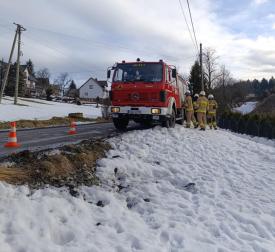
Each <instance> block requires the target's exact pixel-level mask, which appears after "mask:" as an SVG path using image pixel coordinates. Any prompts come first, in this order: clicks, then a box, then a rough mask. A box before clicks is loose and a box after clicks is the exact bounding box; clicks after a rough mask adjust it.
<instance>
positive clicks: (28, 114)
mask: <svg viewBox="0 0 275 252" xmlns="http://www.w3.org/2000/svg"><path fill="white" fill-rule="evenodd" d="M77 112H80V113H83V114H84V117H87V118H97V117H99V116H101V115H102V114H101V109H100V108H96V107H95V105H81V106H78V105H75V104H70V103H60V102H51V101H45V100H40V99H33V98H32V99H28V98H19V99H18V105H14V104H13V98H12V97H4V98H3V101H2V104H0V122H3V121H12V120H21V119H22V120H34V119H37V120H45V119H50V118H52V117H65V116H68V114H69V113H77Z"/></svg>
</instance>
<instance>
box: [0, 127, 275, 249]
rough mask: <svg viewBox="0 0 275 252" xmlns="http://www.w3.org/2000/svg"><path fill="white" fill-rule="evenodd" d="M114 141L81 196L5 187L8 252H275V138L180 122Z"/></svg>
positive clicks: (3, 240)
mask: <svg viewBox="0 0 275 252" xmlns="http://www.w3.org/2000/svg"><path fill="white" fill-rule="evenodd" d="M110 143H111V145H112V148H113V149H112V150H110V151H109V152H108V153H107V157H106V158H104V159H102V160H100V161H99V162H98V166H97V176H98V178H99V179H100V181H101V185H100V186H93V187H81V188H79V189H78V192H79V196H76V197H72V196H71V195H70V194H69V193H68V192H67V191H66V190H65V189H64V188H59V189H56V188H52V187H50V188H46V189H41V190H38V191H33V192H30V190H29V189H28V188H27V187H24V186H22V187H14V186H10V185H7V184H4V183H0V195H1V197H0V212H1V215H0V232H1V236H0V247H1V251H5V252H11V251H28V252H37V251H60V252H63V251H64V252H65V251H66V252H74V251H81V252H85V251H87V252H88V251H92V252H101V251H108V252H118V251H119V252H126V251H127V252H128V251H150V252H167V251H179V252H181V251H194V252H213V251H217V252H228V251H247V252H250V251H251V252H255V251H258V252H260V251H265V252H273V251H274V247H275V229H274V226H275V210H274V209H275V200H274V195H273V192H274V191H275V177H274V162H275V158H274V152H275V143H274V141H268V140H266V139H255V138H251V137H248V136H244V135H238V134H234V133H231V132H228V131H223V130H218V131H210V130H208V131H206V132H200V131H197V130H193V129H186V128H183V127H180V126H177V127H176V128H175V129H166V128H160V127H155V128H153V129H148V130H144V131H132V132H128V133H126V134H123V135H120V136H118V137H117V138H112V139H110Z"/></svg>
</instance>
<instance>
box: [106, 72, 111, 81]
mask: <svg viewBox="0 0 275 252" xmlns="http://www.w3.org/2000/svg"><path fill="white" fill-rule="evenodd" d="M110 77H111V70H108V71H107V79H110Z"/></svg>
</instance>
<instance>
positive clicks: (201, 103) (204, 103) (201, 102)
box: [197, 96, 208, 113]
mask: <svg viewBox="0 0 275 252" xmlns="http://www.w3.org/2000/svg"><path fill="white" fill-rule="evenodd" d="M197 104H198V109H197V112H198V113H206V111H207V109H208V99H207V98H206V97H205V96H200V97H199V98H198V100H197Z"/></svg>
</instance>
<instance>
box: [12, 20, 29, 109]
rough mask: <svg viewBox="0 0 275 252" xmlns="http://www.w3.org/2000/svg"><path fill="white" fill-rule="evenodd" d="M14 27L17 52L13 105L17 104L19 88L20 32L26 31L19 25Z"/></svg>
mask: <svg viewBox="0 0 275 252" xmlns="http://www.w3.org/2000/svg"><path fill="white" fill-rule="evenodd" d="M14 24H15V23H14ZM15 25H17V33H18V51H17V65H16V83H15V91H14V104H17V98H18V86H19V75H20V56H21V49H20V47H21V32H22V31H26V29H25V28H24V27H23V26H22V25H20V24H15Z"/></svg>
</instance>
